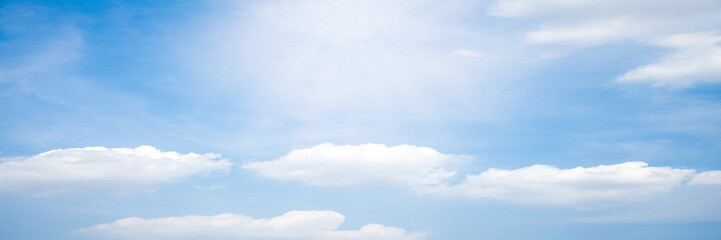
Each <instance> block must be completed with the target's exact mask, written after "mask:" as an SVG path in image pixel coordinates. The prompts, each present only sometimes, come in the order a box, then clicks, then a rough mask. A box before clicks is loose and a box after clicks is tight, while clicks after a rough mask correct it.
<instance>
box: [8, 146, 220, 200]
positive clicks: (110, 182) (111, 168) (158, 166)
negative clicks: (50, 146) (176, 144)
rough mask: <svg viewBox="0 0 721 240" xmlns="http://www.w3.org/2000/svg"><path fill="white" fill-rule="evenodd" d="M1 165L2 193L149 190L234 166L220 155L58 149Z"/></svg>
mask: <svg viewBox="0 0 721 240" xmlns="http://www.w3.org/2000/svg"><path fill="white" fill-rule="evenodd" d="M2 160H3V161H2V162H0V191H8V192H15V191H17V192H29V193H34V194H38V193H40V194H43V193H47V192H62V191H71V190H82V189H86V188H93V187H94V188H97V189H115V188H117V189H124V188H125V187H130V188H138V187H140V188H147V187H150V186H152V185H154V184H157V183H165V182H174V181H176V180H178V179H181V178H183V177H187V176H191V175H195V174H201V173H210V172H216V171H220V172H228V171H229V170H230V166H231V165H232V163H231V162H230V161H228V160H227V159H222V158H221V156H220V154H215V153H206V154H196V153H188V154H180V153H177V152H172V151H169V152H163V151H160V150H158V149H156V148H154V147H152V146H146V145H143V146H139V147H136V148H107V147H84V148H68V149H56V150H51V151H47V152H43V153H40V154H37V155H33V156H29V157H14V158H5V159H2Z"/></svg>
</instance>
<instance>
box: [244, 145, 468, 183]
mask: <svg viewBox="0 0 721 240" xmlns="http://www.w3.org/2000/svg"><path fill="white" fill-rule="evenodd" d="M468 158H470V157H468V156H462V155H453V154H443V153H439V152H438V151H436V150H435V149H432V148H427V147H418V146H413V145H399V146H392V147H388V146H385V145H383V144H362V145H357V146H352V145H333V144H330V143H325V144H320V145H316V146H314V147H311V148H305V149H297V150H293V151H291V152H290V153H288V154H287V155H285V156H283V157H280V158H278V159H276V160H273V161H265V162H250V163H248V164H245V165H244V166H243V167H244V168H246V169H250V170H253V171H256V172H258V174H259V175H260V176H263V177H267V178H273V179H278V180H298V181H301V182H303V183H306V184H310V185H321V186H345V185H353V184H383V185H397V186H422V185H433V184H439V183H441V182H443V181H445V180H446V179H448V178H450V177H452V176H454V175H455V174H456V172H454V171H450V170H447V169H446V168H445V167H446V166H448V165H449V164H452V163H454V162H457V161H459V160H461V159H468Z"/></svg>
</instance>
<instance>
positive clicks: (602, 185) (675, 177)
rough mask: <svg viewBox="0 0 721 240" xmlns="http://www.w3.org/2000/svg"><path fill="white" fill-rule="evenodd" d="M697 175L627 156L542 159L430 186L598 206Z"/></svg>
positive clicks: (449, 193)
mask: <svg viewBox="0 0 721 240" xmlns="http://www.w3.org/2000/svg"><path fill="white" fill-rule="evenodd" d="M695 177H697V175H696V171H695V170H692V169H677V168H671V167H649V166H648V164H647V163H645V162H625V163H619V164H613V165H599V166H595V167H585V168H584V167H576V168H569V169H560V168H556V167H554V166H549V165H542V164H536V165H533V166H530V167H524V168H518V169H513V170H505V169H495V168H491V169H488V170H486V171H484V172H482V173H480V174H475V175H467V176H466V178H465V180H464V181H463V182H461V183H459V184H457V185H445V184H444V185H437V186H428V187H426V188H423V189H421V191H422V192H423V193H426V194H431V195H435V196H440V197H465V198H475V199H498V200H506V201H512V202H518V203H523V204H541V205H565V206H598V205H605V204H614V203H627V202H639V201H645V200H648V199H651V198H653V197H655V196H658V195H660V194H664V193H668V192H671V191H673V190H675V189H676V188H679V187H682V186H684V185H686V184H687V183H689V184H690V182H689V180H691V179H694V178H695Z"/></svg>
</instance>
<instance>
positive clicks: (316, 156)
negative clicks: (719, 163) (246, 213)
mask: <svg viewBox="0 0 721 240" xmlns="http://www.w3.org/2000/svg"><path fill="white" fill-rule="evenodd" d="M470 158H471V157H469V156H464V155H453V154H442V153H439V152H438V151H436V150H434V149H432V148H428V147H417V146H411V145H399V146H394V147H387V146H385V145H381V144H363V145H357V146H351V145H343V146H339V145H333V144H329V143H326V144H321V145H317V146H314V147H311V148H306V149H298V150H293V151H291V152H290V153H289V154H288V155H286V156H283V157H281V158H279V159H276V160H273V161H267V162H251V163H248V164H246V165H244V168H246V169H250V170H254V171H257V172H258V174H259V175H260V176H263V177H267V178H272V179H278V180H297V181H300V182H303V183H305V184H309V185H320V186H347V185H357V184H370V183H372V184H384V185H395V186H402V187H409V189H412V190H413V191H417V192H419V193H421V194H427V195H432V196H439V197H463V198H478V199H481V198H484V199H499V200H507V201H513V202H519V203H527V204H544V205H566V206H598V205H605V204H615V203H625V202H639V201H645V200H649V199H651V198H653V197H657V196H660V195H662V194H664V193H668V192H672V191H673V190H675V189H677V188H679V187H682V186H686V185H697V184H698V185H700V184H719V183H721V177H719V176H721V174H719V173H718V172H719V171H709V172H702V173H698V174H697V172H696V170H693V169H678V168H671V167H651V166H648V164H647V163H645V162H626V163H620V164H614V165H600V166H594V167H576V168H571V169H560V168H556V167H554V166H549V165H542V164H537V165H533V166H530V167H524V168H519V169H513V170H504V169H496V168H491V169H488V170H486V171H484V172H482V173H480V174H470V175H467V176H466V177H465V179H463V180H462V181H461V182H460V183H458V184H451V180H452V178H453V177H454V176H455V173H456V172H453V171H448V170H446V168H447V167H448V166H449V165H450V164H452V163H454V162H457V161H459V160H460V159H470Z"/></svg>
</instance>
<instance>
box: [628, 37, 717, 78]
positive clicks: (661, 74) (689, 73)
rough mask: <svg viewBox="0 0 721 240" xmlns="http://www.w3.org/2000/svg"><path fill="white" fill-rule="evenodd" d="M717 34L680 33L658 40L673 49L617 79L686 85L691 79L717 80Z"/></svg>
mask: <svg viewBox="0 0 721 240" xmlns="http://www.w3.org/2000/svg"><path fill="white" fill-rule="evenodd" d="M719 43H721V36H719V35H715V34H712V33H694V34H680V35H674V36H670V37H668V38H665V39H663V40H661V41H659V42H658V45H660V46H665V47H670V48H675V49H676V50H675V51H674V53H672V54H671V55H669V56H666V57H665V58H663V59H661V60H660V61H658V62H656V63H651V64H649V65H645V66H641V67H638V68H636V69H634V70H631V71H629V72H627V73H626V74H624V75H623V76H621V77H619V78H618V80H619V81H621V82H651V83H653V84H654V85H657V86H662V85H670V86H679V87H686V86H690V85H692V84H693V83H695V82H721V46H719Z"/></svg>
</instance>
